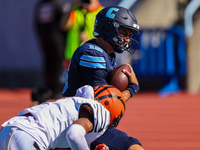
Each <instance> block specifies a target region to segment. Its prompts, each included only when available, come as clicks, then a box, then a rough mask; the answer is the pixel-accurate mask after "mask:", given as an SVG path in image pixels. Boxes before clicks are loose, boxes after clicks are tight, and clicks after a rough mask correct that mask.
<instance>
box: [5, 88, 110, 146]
mask: <svg viewBox="0 0 200 150" xmlns="http://www.w3.org/2000/svg"><path fill="white" fill-rule="evenodd" d="M79 96H81V97H79ZM85 104H86V105H87V106H89V110H90V111H91V113H92V114H93V117H94V127H93V131H92V132H90V133H88V134H86V136H85V137H86V140H87V143H88V145H89V144H90V143H91V142H92V141H94V140H95V139H96V138H98V137H99V136H101V135H102V134H103V133H104V132H105V131H106V129H107V128H108V126H109V123H110V113H109V111H108V110H107V109H106V108H105V107H104V106H103V105H101V104H100V103H99V102H97V101H95V100H94V92H93V88H92V87H91V86H84V87H82V88H80V89H78V90H77V94H76V96H75V97H68V98H63V99H59V100H57V101H55V102H46V103H42V104H40V105H37V106H33V107H30V108H27V109H25V110H24V111H22V112H21V113H19V114H18V116H16V117H14V118H11V119H10V120H8V121H7V122H5V123H4V124H3V125H2V127H6V126H17V127H19V128H21V129H22V130H24V131H26V132H27V133H29V134H30V135H32V136H33V137H34V138H35V139H36V140H37V141H38V142H39V143H40V144H42V145H43V147H45V148H47V149H49V148H50V147H53V148H56V147H57V148H67V147H69V144H68V142H67V139H66V132H67V130H68V128H69V126H70V125H71V124H72V123H73V122H74V121H75V120H77V119H78V116H79V110H80V108H81V107H83V106H84V105H85ZM29 113H30V114H31V115H32V116H24V115H25V114H29Z"/></svg>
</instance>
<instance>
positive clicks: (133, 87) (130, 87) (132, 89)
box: [127, 83, 140, 97]
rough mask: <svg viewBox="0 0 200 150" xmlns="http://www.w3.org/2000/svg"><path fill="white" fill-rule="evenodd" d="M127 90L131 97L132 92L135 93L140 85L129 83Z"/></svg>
mask: <svg viewBox="0 0 200 150" xmlns="http://www.w3.org/2000/svg"><path fill="white" fill-rule="evenodd" d="M127 90H129V92H130V93H131V97H132V96H133V95H134V94H136V93H137V92H138V91H139V90H140V87H139V86H138V85H137V84H136V83H129V85H128V87H127Z"/></svg>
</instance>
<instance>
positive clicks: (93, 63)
mask: <svg viewBox="0 0 200 150" xmlns="http://www.w3.org/2000/svg"><path fill="white" fill-rule="evenodd" d="M87 48H88V50H86V51H85V52H84V53H83V54H82V56H81V57H80V62H79V65H81V66H84V67H88V68H97V69H106V59H105V56H104V51H103V49H101V48H100V47H98V46H95V45H88V47H87Z"/></svg>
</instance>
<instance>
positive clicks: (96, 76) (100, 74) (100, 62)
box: [79, 50, 107, 87]
mask: <svg viewBox="0 0 200 150" xmlns="http://www.w3.org/2000/svg"><path fill="white" fill-rule="evenodd" d="M79 65H80V72H81V73H82V74H83V76H84V78H85V79H86V81H87V84H89V85H91V86H93V87H94V86H99V85H103V84H107V82H106V77H107V72H106V60H105V57H104V55H103V53H101V52H98V51H96V50H90V51H87V52H85V53H84V54H83V55H82V56H81V58H80V62H79Z"/></svg>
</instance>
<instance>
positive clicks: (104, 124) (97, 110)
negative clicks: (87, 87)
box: [79, 103, 110, 133]
mask: <svg viewBox="0 0 200 150" xmlns="http://www.w3.org/2000/svg"><path fill="white" fill-rule="evenodd" d="M83 109H85V110H87V111H88V112H89V114H90V115H91V116H92V118H93V120H92V123H93V132H95V133H99V132H102V131H105V130H106V129H107V128H108V125H109V123H110V113H109V111H108V110H107V109H106V108H105V107H104V106H103V105H101V104H100V103H97V104H89V103H84V104H82V105H81V106H80V110H79V118H80V117H81V114H80V112H81V111H82V110H83Z"/></svg>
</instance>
